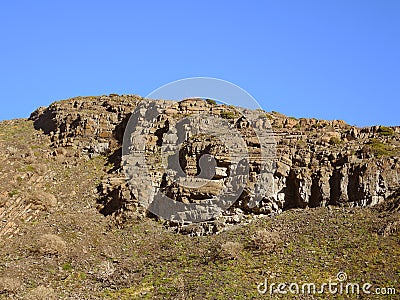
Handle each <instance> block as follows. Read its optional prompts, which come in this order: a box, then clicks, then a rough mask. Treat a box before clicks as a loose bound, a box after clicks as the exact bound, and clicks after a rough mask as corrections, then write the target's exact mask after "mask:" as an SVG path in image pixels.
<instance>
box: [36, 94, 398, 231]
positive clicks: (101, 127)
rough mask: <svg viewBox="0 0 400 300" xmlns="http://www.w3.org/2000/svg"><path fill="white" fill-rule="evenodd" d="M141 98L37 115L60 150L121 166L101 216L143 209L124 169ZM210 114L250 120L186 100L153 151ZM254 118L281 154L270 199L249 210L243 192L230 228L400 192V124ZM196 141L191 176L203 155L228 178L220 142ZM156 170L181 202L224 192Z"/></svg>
mask: <svg viewBox="0 0 400 300" xmlns="http://www.w3.org/2000/svg"><path fill="white" fill-rule="evenodd" d="M141 100H142V99H141V98H140V97H137V96H117V95H114V96H103V97H99V98H96V97H94V98H73V99H69V100H66V101H61V102H57V103H54V104H53V105H50V106H49V107H48V108H46V109H39V110H37V111H35V112H34V113H33V114H32V115H31V117H30V119H31V120H33V121H34V124H35V128H36V129H41V130H42V131H43V132H44V133H46V134H49V135H50V137H51V141H52V146H53V147H55V148H63V149H68V148H71V149H77V151H80V154H82V155H87V156H88V157H93V156H95V155H108V156H109V158H110V159H111V160H112V162H113V163H114V169H113V171H112V172H111V173H110V174H109V176H108V177H107V178H105V179H104V180H103V183H102V185H101V194H102V195H101V202H102V203H101V205H102V206H101V208H100V211H101V212H102V213H103V214H105V215H110V214H113V215H115V216H116V217H117V218H122V219H127V218H129V215H134V213H135V212H136V211H137V209H138V206H139V205H138V203H137V201H136V199H135V196H134V195H133V194H132V193H130V192H129V191H128V189H127V187H126V180H125V175H126V174H125V173H124V172H122V171H121V166H120V160H121V153H122V150H121V147H122V139H123V133H124V130H125V127H126V124H127V121H128V119H129V117H130V116H131V113H132V112H133V109H134V108H135V106H136V105H137V104H138V103H139V102H140V101H141ZM209 111H212V112H213V114H214V115H217V116H220V117H221V116H222V117H225V118H226V119H228V120H229V122H231V123H232V124H234V126H236V127H238V126H239V125H238V124H240V122H242V121H243V120H242V119H243V116H242V115H241V114H239V113H236V111H235V110H234V109H233V108H232V107H227V106H224V105H217V104H214V103H211V102H207V101H203V100H186V101H183V102H181V103H179V105H178V104H177V105H175V106H172V108H169V109H168V110H167V111H166V112H165V113H164V114H165V117H164V119H163V120H162V122H161V123H162V124H158V125H157V126H155V128H156V129H157V130H158V131H156V130H154V131H153V132H150V133H149V135H152V136H153V137H154V138H153V139H152V141H153V142H151V143H152V145H148V146H147V148H146V149H147V150H148V151H147V152H151V153H152V154H153V155H154V154H155V153H156V152H157V151H159V150H160V149H158V148H160V147H158V148H157V149H156V150H155V149H154V147H155V145H156V142H157V141H158V140H160V139H161V140H162V138H163V134H164V135H165V134H166V130H164V132H162V131H160V130H161V129H163V128H166V127H167V125H168V126H170V127H173V126H174V125H172V124H175V123H174V119H176V118H177V116H180V117H181V116H189V115H192V114H198V115H200V116H201V117H204V116H207V112H209ZM247 113H249V112H247ZM253 113H256V114H258V115H262V116H264V117H265V118H266V119H267V120H269V123H270V124H268V125H265V126H264V128H263V127H261V130H263V131H268V130H270V131H271V135H272V137H273V140H274V141H275V146H274V149H273V150H274V152H275V153H276V155H275V157H274V158H273V159H274V161H275V162H276V166H275V167H273V170H271V172H272V175H273V177H272V178H271V180H273V184H272V189H273V190H272V191H271V192H270V193H269V194H268V195H263V199H262V201H260V202H259V203H258V204H257V205H256V206H254V207H249V205H248V204H249V202H250V200H249V199H247V198H249V196H248V194H250V193H251V191H247V194H246V193H243V195H242V196H241V198H239V200H238V201H237V203H235V205H234V207H232V208H231V209H230V210H229V212H226V213H224V216H225V217H223V216H222V218H220V220H219V221H221V222H222V223H223V224H225V223H227V222H228V223H238V222H240V221H242V220H243V219H247V217H248V215H252V214H267V215H270V214H276V213H280V212H282V211H283V210H287V209H292V208H306V207H320V206H327V205H336V206H350V207H352V206H372V205H375V204H378V203H380V202H382V201H384V200H385V199H387V198H388V197H390V196H391V195H394V194H395V193H396V192H398V191H399V189H400V181H399V172H400V161H399V154H400V127H391V128H389V127H383V126H375V127H369V128H357V127H354V126H350V125H348V124H346V123H345V122H343V121H340V120H334V121H325V120H317V119H305V118H302V119H295V118H291V117H286V116H284V115H282V114H279V113H277V112H272V113H266V112H263V111H254V112H253ZM227 116H228V117H227ZM175 122H176V121H175ZM241 130H242V131H241V135H242V136H243V137H244V139H245V141H246V143H247V145H248V148H249V149H253V150H250V152H254V153H255V151H256V150H257V147H258V146H259V145H257V143H255V145H252V144H251V140H252V139H254V136H252V134H251V133H249V132H248V130H247V132H246V131H245V129H241ZM159 132H161V136H157V134H158V135H160V133H159ZM193 143H197V144H196V145H194V146H193V145H186V146H185V149H184V150H185V153H184V154H183V157H181V158H180V159H181V161H180V163H181V164H182V165H184V166H185V168H186V170H185V172H186V173H188V174H190V172H191V170H195V171H194V173H193V172H192V173H193V174H192V175H195V173H196V158H198V157H200V156H201V155H202V154H205V153H208V154H212V155H216V154H217V155H219V156H220V157H219V158H217V168H218V167H219V169H220V171H221V172H222V173H226V170H227V168H226V166H227V165H229V159H227V158H226V157H227V154H226V153H225V154H223V153H224V150H223V149H221V146H220V145H219V144H218V143H217V142H216V141H210V142H208V143H204V141H201V142H199V141H197V142H196V141H193ZM222 156H225V157H222ZM193 162H194V164H193ZM152 164H155V162H154V161H153V162H152ZM256 167H257V166H256V163H255V162H254V163H253V165H252V166H251V170H250V174H251V173H252V172H253V173H256V171H255V169H256ZM156 172H158V173H160V174H159V175H158V176H159V180H158V181H159V183H158V188H159V187H160V186H166V188H164V191H163V193H167V194H169V195H171V197H172V198H173V199H175V200H178V201H190V199H207V198H210V197H212V196H213V195H216V194H217V193H218V192H219V189H218V188H217V187H215V186H214V187H213V186H209V187H208V188H203V189H198V188H197V189H188V188H186V189H184V188H180V189H179V186H175V185H174V183H172V182H161V178H162V177H163V172H162V171H160V170H158V169H157V170H155V171H154V172H153V173H152V175H151V176H152V177H156V176H157V175H156ZM139 175H140V174H139ZM139 175H138V176H139ZM164 175H165V174H164ZM140 176H141V175H140ZM140 176H139V177H140ZM225 177H227V176H226V175H225ZM214 179H215V180H214V181H213V182H215V183H216V185H217V184H218V183H219V182H220V181H221V180H219V179H221V178H214ZM135 180H137V178H136V179H135ZM246 197H247V198H246ZM185 199H186V200H185ZM217 219H218V218H217ZM121 222H123V220H122V221H121ZM221 222H219V223H218V224H220V223H221ZM215 223H216V222H213V224H212V226H211V228H206V229H204V228H202V229H199V228H198V227H199V226H200V227H204V226H202V225H204V224H201V225H198V224H197V225H196V226H195V227H196V229H195V230H197V231H198V232H196V234H203V233H204V232H203V230H206V232H208V231H210V230H211V231H215V230H218V229H216V228H214V227H215V226H214V224H215ZM207 226H208V225H207ZM208 227H209V226H208ZM199 230H200V231H199Z"/></svg>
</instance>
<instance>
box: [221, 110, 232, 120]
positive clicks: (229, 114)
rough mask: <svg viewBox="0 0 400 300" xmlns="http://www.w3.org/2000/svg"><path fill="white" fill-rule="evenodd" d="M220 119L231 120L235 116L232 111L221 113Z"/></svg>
mask: <svg viewBox="0 0 400 300" xmlns="http://www.w3.org/2000/svg"><path fill="white" fill-rule="evenodd" d="M221 117H222V118H224V119H229V120H233V119H235V117H236V114H235V113H234V112H233V111H222V112H221Z"/></svg>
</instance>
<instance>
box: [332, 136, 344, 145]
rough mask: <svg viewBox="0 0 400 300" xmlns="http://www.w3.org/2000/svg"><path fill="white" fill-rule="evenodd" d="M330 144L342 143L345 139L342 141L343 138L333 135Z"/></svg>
mask: <svg viewBox="0 0 400 300" xmlns="http://www.w3.org/2000/svg"><path fill="white" fill-rule="evenodd" d="M329 144H330V145H332V146H335V145H340V144H343V141H342V140H341V139H339V138H337V137H334V136H333V137H331V139H330V140H329Z"/></svg>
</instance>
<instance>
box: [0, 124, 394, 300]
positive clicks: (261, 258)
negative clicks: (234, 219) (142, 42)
mask: <svg viewBox="0 0 400 300" xmlns="http://www.w3.org/2000/svg"><path fill="white" fill-rule="evenodd" d="M0 141H1V142H0V151H1V153H0V154H1V156H2V159H3V161H2V164H1V166H0V167H1V172H2V173H1V176H2V177H1V180H2V190H1V192H2V194H1V195H2V198H1V201H2V202H4V201H14V199H16V197H17V196H18V195H20V196H21V197H23V198H29V194H30V193H31V192H32V190H35V189H41V190H45V191H47V192H52V193H53V194H55V195H56V196H57V198H58V205H57V207H56V208H55V209H53V210H51V211H49V210H41V211H40V212H39V213H38V214H37V216H36V217H35V218H33V219H31V220H29V221H27V222H25V221H18V220H16V223H18V224H17V225H18V226H19V228H20V231H19V233H18V234H16V235H15V236H13V237H12V238H7V237H1V240H0V292H2V293H0V299H8V298H9V297H11V298H15V299H16V298H18V297H22V298H25V299H26V298H29V297H31V298H33V297H34V293H32V291H34V290H35V288H36V287H38V286H40V285H43V286H45V287H46V288H48V289H50V288H51V289H52V290H51V291H52V293H53V295H54V296H55V298H66V299H146V298H147V299H154V298H155V299H267V298H270V297H269V296H268V295H259V294H258V292H257V289H256V287H257V283H259V282H263V281H264V278H266V277H267V278H269V281H270V282H276V283H279V282H297V283H299V284H302V283H305V282H315V283H316V284H318V283H323V282H328V281H329V280H330V279H331V280H335V277H336V274H337V273H338V272H339V271H344V272H346V274H347V275H348V277H349V281H351V282H360V283H362V282H370V283H371V284H373V286H374V287H376V286H382V287H396V288H397V292H398V293H400V285H399V276H400V235H399V233H398V232H397V233H394V234H392V235H389V236H382V235H378V234H377V232H378V231H379V230H380V229H381V228H383V227H384V226H385V224H386V223H387V222H388V220H389V219H390V218H393V215H387V214H386V213H380V212H378V211H377V210H374V209H369V208H365V209H336V208H333V209H328V208H317V209H306V210H291V211H287V212H285V213H283V214H281V215H279V216H277V217H276V218H273V219H259V220H257V221H254V222H253V223H251V224H249V225H246V226H241V227H234V228H232V229H230V230H229V231H226V232H223V233H221V234H219V235H216V236H208V237H187V236H183V235H179V234H174V233H172V232H169V231H168V230H167V229H165V228H164V227H163V226H162V224H161V223H160V222H157V221H156V220H152V219H145V220H143V221H140V222H136V223H132V224H127V225H126V226H125V227H124V228H120V229H118V228H115V227H113V226H112V222H110V220H108V219H107V218H104V217H103V216H102V215H101V214H99V213H98V212H97V210H96V197H97V195H96V193H95V192H94V191H95V189H96V186H97V184H98V183H99V181H100V179H101V177H102V176H103V175H104V174H105V172H107V170H108V169H109V168H110V166H107V165H106V160H105V158H102V157H99V158H96V159H92V160H89V161H85V160H84V159H83V158H79V157H75V156H74V155H75V153H74V152H73V151H72V150H68V152H67V153H64V154H63V155H57V156H53V155H51V154H52V152H53V150H52V149H50V148H49V146H48V139H47V137H45V136H41V135H37V132H36V131H35V130H34V129H33V127H32V123H31V122H29V121H25V120H19V121H13V122H3V123H1V124H0ZM7 147H14V148H17V149H18V152H17V153H14V154H9V156H5V154H4V153H9V152H10V149H8V150H7ZM11 152H12V151H11ZM21 153H22V154H26V155H22V156H21V155H20V154H21ZM27 174H28V175H29V176H28V175H27ZM18 177H20V178H21V179H19V180H16V178H18ZM32 178H33V179H32ZM38 178H40V179H38ZM2 202H0V205H2ZM3 204H4V203H3ZM0 221H1V220H0ZM260 229H266V230H267V231H268V232H278V233H279V238H274V240H272V241H270V242H268V241H267V242H266V244H267V245H265V246H266V249H265V250H260V249H258V248H257V247H255V246H254V244H253V241H252V237H253V236H254V235H255V234H256V232H257V231H259V230H260ZM46 233H52V234H56V235H58V236H60V237H61V238H62V239H63V240H64V241H65V242H66V244H67V248H66V249H63V250H60V251H59V252H58V253H56V254H52V255H50V254H47V255H46V254H42V253H40V251H39V252H38V250H37V239H39V238H40V237H41V236H43V235H44V234H46ZM229 241H230V242H237V243H240V245H241V246H242V247H243V248H242V249H241V250H240V251H239V252H235V251H234V249H233V250H232V251H231V252H229V249H228V251H227V252H226V251H225V252H221V245H223V244H226V243H227V242H229ZM4 278H18V280H17V283H16V287H14V288H4V287H3V289H1V280H2V279H4ZM3 286H4V284H3ZM329 296H330V295H328V294H325V295H319V296H318V295H315V296H314V297H315V298H318V297H319V298H327V299H329V298H330V297H329ZM286 297H287V296H286ZM396 297H398V295H396V296H394V297H393V299H396ZM339 298H340V297H339ZM345 298H347V297H345V296H343V299H345ZM373 298H374V296H371V295H370V296H368V297H365V299H373ZM377 298H378V299H380V298H379V297H377Z"/></svg>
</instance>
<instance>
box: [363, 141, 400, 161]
mask: <svg viewBox="0 0 400 300" xmlns="http://www.w3.org/2000/svg"><path fill="white" fill-rule="evenodd" d="M367 145H368V147H369V149H370V151H371V152H372V153H373V154H374V155H375V156H377V157H382V156H394V155H396V151H395V149H394V148H393V146H392V145H390V144H384V143H382V142H381V141H380V140H378V139H370V140H369V142H368V144H367Z"/></svg>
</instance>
